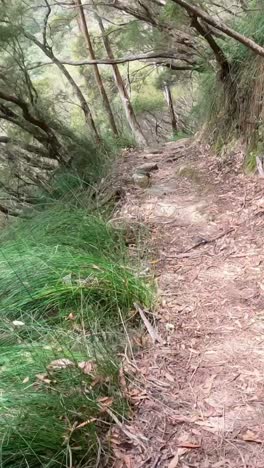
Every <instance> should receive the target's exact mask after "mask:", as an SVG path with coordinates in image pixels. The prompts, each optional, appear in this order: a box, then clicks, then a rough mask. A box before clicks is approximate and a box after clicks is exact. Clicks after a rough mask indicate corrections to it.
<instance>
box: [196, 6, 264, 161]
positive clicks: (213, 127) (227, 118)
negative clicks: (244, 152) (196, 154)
mask: <svg viewBox="0 0 264 468" xmlns="http://www.w3.org/2000/svg"><path fill="white" fill-rule="evenodd" d="M250 6H251V9H249V11H248V12H247V15H244V16H241V17H238V18H236V19H233V20H232V24H231V26H232V27H233V29H235V30H236V31H238V32H239V33H240V34H243V35H244V36H245V37H250V38H252V39H253V40H254V41H256V42H257V43H258V44H259V45H263V44H264V42H263V37H264V35H263V32H264V20H263V18H264V17H263V15H262V14H260V11H261V9H263V6H261V4H260V2H258V1H257V0H256V1H251V2H250ZM219 45H220V46H221V48H222V50H223V52H224V54H225V56H226V58H227V60H228V62H229V64H230V76H229V79H227V80H226V81H225V82H223V81H221V79H220V73H215V70H214V69H213V68H211V67H208V68H207V70H205V71H204V72H203V73H202V74H200V75H199V77H198V79H197V80H198V86H197V88H198V98H197V102H196V105H195V106H194V108H193V111H192V115H191V118H192V119H193V120H195V122H196V125H197V126H199V127H202V126H203V125H204V124H205V127H204V129H205V130H204V134H205V137H206V138H207V139H209V140H210V141H211V142H213V143H214V146H215V149H216V151H218V152H220V153H221V151H222V149H223V148H224V147H225V146H226V145H229V146H230V143H231V142H232V141H233V142H234V144H235V141H236V140H237V139H239V138H241V137H242V138H243V140H244V141H245V143H246V144H247V147H248V152H249V153H252V152H253V153H255V152H256V150H257V147H258V146H259V144H260V142H261V141H263V124H262V121H263V103H262V96H263V91H264V89H263V79H262V76H263V60H262V59H261V58H260V57H258V56H256V55H255V54H254V52H252V51H251V50H250V49H248V48H247V47H245V46H244V45H243V44H241V43H239V42H237V41H234V40H233V39H227V40H219Z"/></svg>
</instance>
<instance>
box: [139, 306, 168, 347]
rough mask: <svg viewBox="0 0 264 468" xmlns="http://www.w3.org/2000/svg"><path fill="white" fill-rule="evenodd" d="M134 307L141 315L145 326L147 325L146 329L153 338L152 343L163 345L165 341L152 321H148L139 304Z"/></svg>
mask: <svg viewBox="0 0 264 468" xmlns="http://www.w3.org/2000/svg"><path fill="white" fill-rule="evenodd" d="M134 307H135V309H136V310H137V311H138V312H139V315H140V317H141V318H142V320H143V322H144V324H145V327H146V329H147V330H148V332H149V334H150V336H151V338H152V341H153V343H156V342H158V343H161V344H162V343H163V340H162V338H161V337H160V336H159V334H158V332H157V331H156V330H155V328H154V327H153V326H152V325H151V323H150V321H149V320H148V319H147V317H146V315H145V314H144V312H143V310H142V309H141V307H139V305H138V304H136V303H134Z"/></svg>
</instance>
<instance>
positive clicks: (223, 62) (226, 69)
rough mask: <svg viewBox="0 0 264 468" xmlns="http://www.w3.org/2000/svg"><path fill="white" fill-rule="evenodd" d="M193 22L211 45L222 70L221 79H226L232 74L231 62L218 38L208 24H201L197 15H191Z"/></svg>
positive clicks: (192, 24)
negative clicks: (218, 42)
mask: <svg viewBox="0 0 264 468" xmlns="http://www.w3.org/2000/svg"><path fill="white" fill-rule="evenodd" d="M190 16H191V19H192V22H191V26H193V27H194V28H195V29H196V31H197V32H198V33H199V34H200V35H201V36H202V37H203V38H204V39H205V40H206V41H207V43H208V44H209V46H210V47H211V49H212V51H213V53H214V56H215V59H216V61H217V63H218V65H219V67H220V70H221V76H220V78H221V81H225V80H226V79H227V78H228V76H229V74H230V64H229V62H228V60H227V58H226V56H225V54H224V52H223V50H222V49H221V47H220V46H219V45H218V44H217V42H216V40H215V39H214V37H213V35H212V34H211V32H210V30H208V26H207V27H206V26H204V25H203V24H201V23H200V22H199V20H198V18H197V16H195V15H190Z"/></svg>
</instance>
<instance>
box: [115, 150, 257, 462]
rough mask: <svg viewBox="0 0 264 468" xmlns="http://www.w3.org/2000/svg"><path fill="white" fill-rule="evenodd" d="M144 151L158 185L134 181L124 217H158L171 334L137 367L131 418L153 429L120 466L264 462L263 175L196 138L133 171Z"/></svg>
mask: <svg viewBox="0 0 264 468" xmlns="http://www.w3.org/2000/svg"><path fill="white" fill-rule="evenodd" d="M177 158H178V159H177ZM143 159H144V160H145V161H146V162H147V161H148V160H149V161H152V162H153V161H155V162H157V163H158V166H159V171H158V172H157V173H156V174H155V175H154V176H153V182H152V186H151V187H150V188H149V189H147V190H145V191H144V190H141V189H136V188H134V187H133V186H131V189H129V192H128V195H127V202H126V204H125V206H123V208H122V212H121V213H120V215H122V216H125V217H126V218H129V219H130V220H131V221H133V222H134V221H140V222H144V223H145V224H146V225H148V226H150V227H151V232H152V242H151V243H150V245H149V248H150V250H151V251H152V254H151V255H152V263H151V265H152V268H155V276H156V278H157V281H158V286H159V297H160V300H159V302H160V304H159V305H158V307H157V310H156V311H155V316H156V324H157V328H158V331H159V333H160V335H161V336H162V340H163V342H162V343H156V344H155V345H153V344H151V342H150V340H148V346H147V348H146V347H142V350H141V351H139V353H138V354H137V356H136V362H135V363H134V364H133V365H132V366H131V369H132V370H134V375H135V383H134V384H133V391H132V393H133V392H134V393H133V396H134V402H135V404H136V411H135V417H134V420H133V421H132V424H131V428H132V429H133V432H134V433H135V434H137V435H140V434H141V435H143V436H144V437H145V439H143V440H144V442H143V443H142V444H141V445H137V444H135V443H134V444H133V443H131V440H129V439H127V440H123V442H122V443H121V444H120V445H119V448H118V450H119V458H120V460H119V462H118V463H117V465H116V466H120V467H121V466H124V467H125V466H126V467H130V468H139V467H146V468H157V467H168V468H175V467H179V468H187V467H190V468H191V467H199V468H211V467H212V468H220V467H236V468H243V467H250V468H255V467H258V468H263V467H264V296H263V294H264V293H263V291H264V263H263V262H264V250H263V238H264V187H263V181H259V180H256V179H254V178H248V177H246V176H243V175H242V174H236V173H235V172H234V170H232V168H231V167H229V169H228V171H227V172H226V174H223V172H221V171H219V167H218V166H219V160H217V159H216V158H214V157H212V156H209V155H208V154H207V152H206V151H205V150H204V149H203V148H198V147H196V146H192V145H190V143H189V142H187V141H185V142H183V141H180V142H178V143H174V144H172V143H171V144H168V145H166V146H164V147H163V148H162V150H161V152H160V153H156V154H151V153H141V154H138V155H137V156H135V158H134V159H133V163H131V161H130V160H129V158H127V163H126V165H125V168H124V171H125V172H128V173H129V172H130V173H131V170H132V166H133V167H135V166H137V164H139V163H142V160H143ZM225 167H227V166H226V165H225ZM154 252H155V253H154ZM130 390H131V389H130Z"/></svg>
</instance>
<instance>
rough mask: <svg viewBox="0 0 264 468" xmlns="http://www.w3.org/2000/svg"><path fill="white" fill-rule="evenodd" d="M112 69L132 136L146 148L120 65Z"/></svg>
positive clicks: (108, 46) (108, 48)
mask: <svg viewBox="0 0 264 468" xmlns="http://www.w3.org/2000/svg"><path fill="white" fill-rule="evenodd" d="M95 8H96V7H95V5H94V12H95V18H96V20H97V22H98V25H99V28H100V31H101V33H102V39H103V42H104V46H105V50H106V52H107V55H108V57H109V59H111V60H114V54H113V51H112V47H111V44H110V41H109V39H108V36H107V35H106V33H105V28H104V24H103V21H102V19H101V17H100V16H99V15H98V14H97V12H96V9H95ZM112 69H113V75H114V79H115V83H116V87H117V89H118V91H119V96H120V98H121V101H122V104H123V107H124V110H125V114H126V118H127V121H128V124H129V126H130V128H131V131H132V134H133V136H134V138H135V140H136V142H137V143H138V144H139V145H140V146H145V145H147V139H146V137H145V136H144V135H143V133H142V130H141V127H140V125H139V123H138V121H137V118H136V115H135V112H134V109H133V107H132V104H131V102H130V98H129V95H128V92H127V90H126V87H125V84H124V81H123V78H122V75H121V73H120V71H119V68H118V65H116V64H113V65H112Z"/></svg>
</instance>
